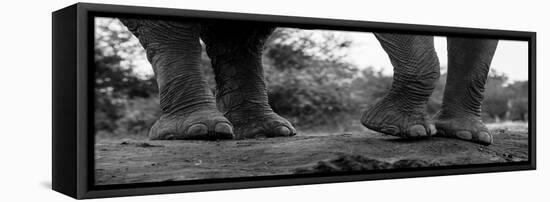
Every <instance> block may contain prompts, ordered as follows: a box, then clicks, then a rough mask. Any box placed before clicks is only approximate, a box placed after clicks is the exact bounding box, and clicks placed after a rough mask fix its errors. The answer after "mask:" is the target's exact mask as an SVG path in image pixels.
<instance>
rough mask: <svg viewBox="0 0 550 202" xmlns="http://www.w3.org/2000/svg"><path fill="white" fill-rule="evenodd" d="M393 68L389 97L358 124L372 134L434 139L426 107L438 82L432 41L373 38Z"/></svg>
mask: <svg viewBox="0 0 550 202" xmlns="http://www.w3.org/2000/svg"><path fill="white" fill-rule="evenodd" d="M375 36H376V38H377V39H378V40H379V41H380V44H381V45H382V48H384V50H385V51H386V53H387V54H388V56H389V57H390V61H391V63H392V65H393V67H394V76H393V83H392V87H391V89H390V91H389V93H388V94H387V95H386V96H385V97H384V98H383V99H382V100H381V101H379V102H378V103H376V104H374V105H373V106H372V107H370V108H369V109H367V110H366V111H365V112H363V116H362V118H361V122H362V123H363V125H364V126H366V127H367V128H369V129H371V130H375V131H378V132H382V133H385V134H388V135H394V136H399V137H406V138H421V137H427V136H431V135H434V134H435V133H436V129H435V126H434V125H433V123H432V122H431V120H430V119H429V118H428V116H427V114H426V104H427V102H428V99H429V97H430V95H431V93H432V92H433V90H434V88H435V82H436V81H437V79H438V78H439V60H438V58H437V55H436V53H435V49H434V45H433V37H431V36H419V35H401V34H375Z"/></svg>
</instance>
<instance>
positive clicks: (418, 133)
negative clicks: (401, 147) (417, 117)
mask: <svg viewBox="0 0 550 202" xmlns="http://www.w3.org/2000/svg"><path fill="white" fill-rule="evenodd" d="M409 136H410V137H422V136H426V129H425V128H424V126H421V125H414V126H411V127H410V128H409Z"/></svg>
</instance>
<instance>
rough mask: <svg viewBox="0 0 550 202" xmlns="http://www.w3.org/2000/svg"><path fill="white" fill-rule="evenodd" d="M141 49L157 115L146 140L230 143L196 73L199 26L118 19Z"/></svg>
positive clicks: (227, 129) (230, 135) (226, 124)
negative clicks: (154, 83) (155, 90)
mask: <svg viewBox="0 0 550 202" xmlns="http://www.w3.org/2000/svg"><path fill="white" fill-rule="evenodd" d="M121 21H122V22H123V23H124V24H125V25H126V26H127V27H128V28H129V29H130V30H131V31H132V33H133V34H134V35H136V36H137V37H138V39H139V41H140V43H141V44H142V45H143V47H144V48H145V50H146V53H147V58H148V60H149V62H151V64H152V66H153V70H154V72H155V76H156V79H157V83H158V87H159V94H160V107H161V109H162V115H161V117H160V118H159V119H158V120H157V121H156V122H155V124H154V125H153V126H152V127H151V129H150V130H149V138H150V139H153V140H163V139H200V140H212V139H230V138H233V132H232V130H233V129H232V126H231V124H230V122H229V121H228V120H227V119H226V118H225V117H224V116H223V115H222V114H221V113H220V112H219V111H218V110H217V109H216V105H215V101H214V97H213V95H212V93H211V92H210V90H209V88H208V86H207V82H206V80H205V78H204V77H203V75H202V72H201V70H200V65H199V64H200V55H201V45H200V43H199V30H200V27H199V25H197V24H193V23H179V22H170V21H157V20H135V19H121Z"/></svg>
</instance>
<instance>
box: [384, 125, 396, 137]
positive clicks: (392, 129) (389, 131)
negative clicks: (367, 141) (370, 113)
mask: <svg viewBox="0 0 550 202" xmlns="http://www.w3.org/2000/svg"><path fill="white" fill-rule="evenodd" d="M380 132H382V133H385V134H388V135H396V134H397V133H399V129H397V128H395V127H392V126H390V127H386V128H382V129H380Z"/></svg>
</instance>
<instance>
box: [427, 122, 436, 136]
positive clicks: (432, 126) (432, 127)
mask: <svg viewBox="0 0 550 202" xmlns="http://www.w3.org/2000/svg"><path fill="white" fill-rule="evenodd" d="M428 128H429V129H430V133H429V134H430V136H433V135H435V134H436V133H437V129H436V128H435V125H434V124H430V125H429V126H428Z"/></svg>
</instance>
